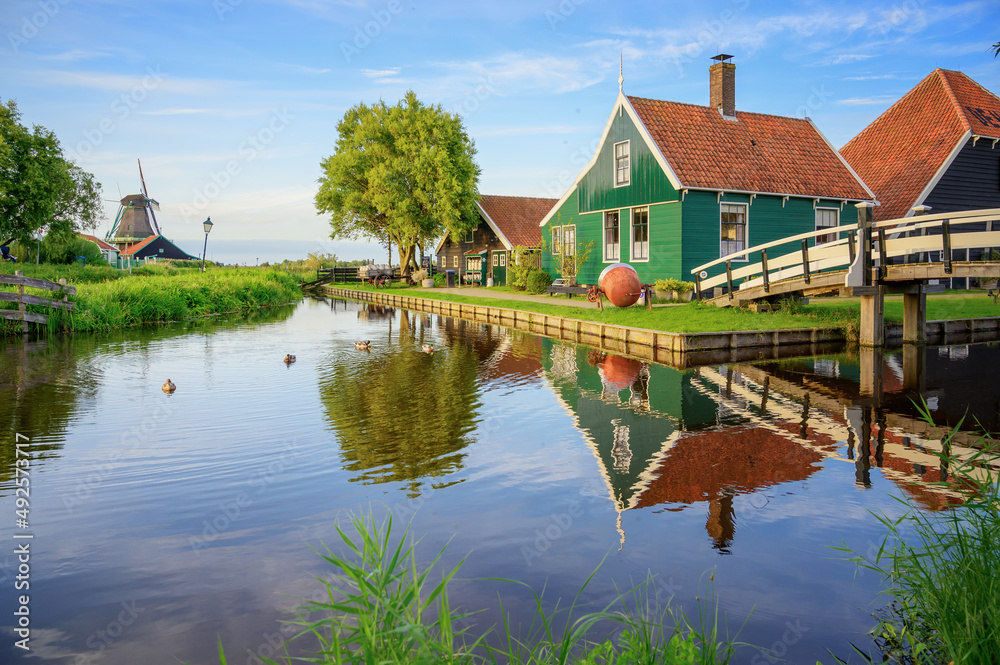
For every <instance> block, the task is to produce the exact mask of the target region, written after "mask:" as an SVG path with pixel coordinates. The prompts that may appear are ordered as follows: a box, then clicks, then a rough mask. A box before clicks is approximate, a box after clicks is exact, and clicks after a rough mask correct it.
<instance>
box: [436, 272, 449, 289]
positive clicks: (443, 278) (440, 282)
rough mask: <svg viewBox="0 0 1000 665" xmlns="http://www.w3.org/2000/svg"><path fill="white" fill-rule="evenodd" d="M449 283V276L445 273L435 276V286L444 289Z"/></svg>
mask: <svg viewBox="0 0 1000 665" xmlns="http://www.w3.org/2000/svg"><path fill="white" fill-rule="evenodd" d="M447 283H448V276H447V275H445V274H444V273H443V272H439V273H435V275H434V286H436V287H443V286H444V285H445V284H447Z"/></svg>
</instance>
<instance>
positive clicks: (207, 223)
mask: <svg viewBox="0 0 1000 665" xmlns="http://www.w3.org/2000/svg"><path fill="white" fill-rule="evenodd" d="M202 226H204V227H205V249H203V250H202V252H201V271H202V272H205V256H206V255H207V254H208V234H209V233H210V232H211V231H212V226H213V224H212V218H211V217H209V218H208V219H206V220H205V221H204V222H202Z"/></svg>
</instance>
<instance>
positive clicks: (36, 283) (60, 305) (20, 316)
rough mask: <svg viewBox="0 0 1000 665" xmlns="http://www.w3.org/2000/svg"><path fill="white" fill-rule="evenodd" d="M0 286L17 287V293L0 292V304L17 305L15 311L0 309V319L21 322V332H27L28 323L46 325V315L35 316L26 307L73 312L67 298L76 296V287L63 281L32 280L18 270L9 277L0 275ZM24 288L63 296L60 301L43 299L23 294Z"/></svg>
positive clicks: (47, 318) (71, 304)
mask: <svg viewBox="0 0 1000 665" xmlns="http://www.w3.org/2000/svg"><path fill="white" fill-rule="evenodd" d="M0 284H11V285H13V286H16V287H17V291H0V302H14V303H17V309H16V310H15V309H0V317H2V318H5V319H10V320H12V321H20V322H21V326H22V327H21V331H22V332H28V331H29V327H28V324H29V323H41V324H45V323H48V320H49V317H48V315H47V314H36V313H34V312H29V311H27V309H26V306H27V305H41V306H42V307H49V308H51V309H65V310H68V311H72V310H73V303H71V302H69V299H68V296H71V295H76V287H75V286H70V285H69V284H67V283H66V280H65V279H60V280H59V283H58V284H56V283H55V282H49V281H47V280H44V279H34V278H32V277H25V276H24V273H22V272H21V271H20V270H18V271H17V272H15V273H14V275H13V276H11V275H0ZM25 287H28V288H32V289H44V290H46V291H59V292H61V293H62V294H63V297H62V300H56V299H54V298H45V297H43V296H33V295H31V294H29V293H25V292H24V289H25Z"/></svg>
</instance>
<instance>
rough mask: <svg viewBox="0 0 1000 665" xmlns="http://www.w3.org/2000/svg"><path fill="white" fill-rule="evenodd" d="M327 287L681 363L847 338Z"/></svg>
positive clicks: (796, 351) (787, 350)
mask: <svg viewBox="0 0 1000 665" xmlns="http://www.w3.org/2000/svg"><path fill="white" fill-rule="evenodd" d="M324 292H325V293H327V294H328V295H331V296H338V297H342V298H350V299H352V300H360V301H362V302H371V303H376V304H380V305H388V306H390V307H400V308H404V309H412V310H417V311H421V312H430V313H433V314H441V315H444V316H452V317H457V318H462V319H466V320H469V321H477V322H480V323H487V324H494V325H501V326H505V327H508V328H514V329H516V330H524V331H526V332H530V333H534V334H537V335H544V336H546V337H552V338H555V339H561V340H565V341H569V342H573V343H576V344H584V345H587V346H592V347H595V348H599V349H602V350H606V351H609V352H612V353H617V354H620V355H625V356H630V357H634V358H638V359H640V360H647V361H652V362H656V363H661V364H665V365H671V366H674V367H679V368H684V367H694V366H696V365H706V364H714V363H730V362H741V361H746V360H764V359H768V358H778V357H787V356H789V355H810V354H818V353H824V352H831V351H834V350H836V349H837V348H839V346H840V345H842V344H843V342H844V334H843V331H841V330H840V329H836V328H827V329H785V330H766V331H730V332H711V333H671V332H663V331H659V330H648V329H646V328H632V327H629V326H619V325H613V324H607V323H595V322H592V321H582V320H580V319H569V318H564V317H561V316H554V315H552V314H540V313H538V312H527V311H523V310H518V309H508V308H506V307H491V306H489V305H482V304H470V303H456V302H450V301H447V300H434V299H431V298H419V297H415V296H404V295H398V294H392V293H379V292H377V291H357V290H354V289H342V288H337V287H332V286H326V287H325V288H324ZM779 350H780V353H779Z"/></svg>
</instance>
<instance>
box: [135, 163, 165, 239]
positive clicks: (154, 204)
mask: <svg viewBox="0 0 1000 665" xmlns="http://www.w3.org/2000/svg"><path fill="white" fill-rule="evenodd" d="M135 161H137V162H139V180H140V181H141V182H142V195H143V197H144V198H145V199H146V207H147V208H148V209H149V216H150V217H151V218H152V220H153V228H154V229H156V235H160V227H159V225H158V224H157V223H156V215H154V214H153V211H154V210H159V209H160V203H159V201H154V200H153V199H151V198H149V192H148V191H147V190H146V178H145V177H144V176H143V175H142V161H141V160H138V159H137V160H135Z"/></svg>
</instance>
